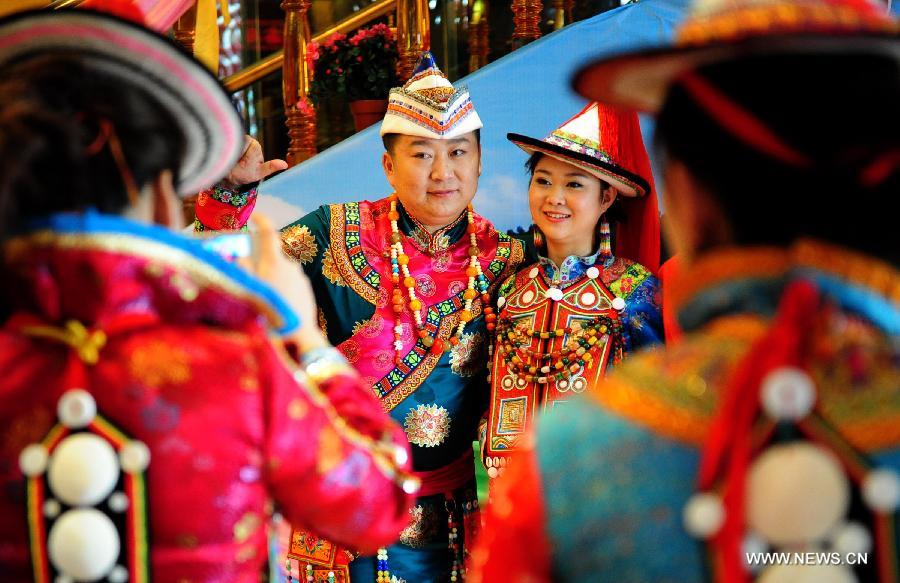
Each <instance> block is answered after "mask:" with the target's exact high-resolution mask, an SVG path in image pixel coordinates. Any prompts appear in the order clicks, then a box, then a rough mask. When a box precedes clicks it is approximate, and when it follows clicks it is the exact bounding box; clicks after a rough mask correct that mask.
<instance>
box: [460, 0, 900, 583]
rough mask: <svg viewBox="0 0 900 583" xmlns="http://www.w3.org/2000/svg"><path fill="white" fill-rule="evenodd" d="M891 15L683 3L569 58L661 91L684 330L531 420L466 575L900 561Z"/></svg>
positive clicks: (619, 81)
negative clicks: (627, 36)
mask: <svg viewBox="0 0 900 583" xmlns="http://www.w3.org/2000/svg"><path fill="white" fill-rule="evenodd" d="M898 32H900V26H898V23H897V22H896V21H895V20H893V19H892V18H891V17H890V16H888V15H887V14H886V8H885V6H884V5H882V4H879V3H874V2H873V3H868V2H857V1H855V0H791V1H785V0H777V1H769V0H764V1H753V0H741V1H733V2H698V3H697V5H696V6H695V8H694V9H693V10H692V12H691V14H690V16H689V17H688V18H687V19H686V20H685V22H684V23H683V24H682V25H681V27H680V28H679V30H678V33H677V36H676V46H675V47H667V48H663V49H657V50H653V51H647V52H642V53H637V54H626V55H621V56H617V57H611V58H609V59H608V60H605V61H601V62H599V63H594V64H592V65H590V66H588V67H587V68H585V69H583V70H582V71H581V72H580V73H579V74H578V75H577V76H576V78H575V82H574V85H575V88H576V89H577V90H578V91H580V92H581V93H582V94H584V95H586V96H587V97H589V98H591V99H597V100H600V101H604V102H607V103H611V104H613V105H616V106H621V107H626V108H629V109H637V110H644V111H648V112H651V113H658V120H657V127H656V132H657V141H658V144H659V146H660V150H661V151H662V152H663V153H664V154H665V158H666V163H665V169H664V176H665V177H666V189H665V195H666V204H665V208H666V214H667V216H668V218H669V221H670V226H671V235H672V237H671V242H672V243H673V244H674V247H675V249H674V250H675V251H676V252H677V254H678V257H679V262H680V265H679V269H680V272H681V273H680V274H679V277H678V278H677V279H676V284H675V287H674V289H673V290H672V294H671V297H672V298H673V301H674V304H675V305H674V306H673V308H674V309H675V311H676V312H677V315H678V321H679V324H680V327H681V329H682V330H683V332H684V336H683V337H682V338H681V339H680V341H679V342H677V343H676V344H674V345H673V346H671V347H667V348H666V349H665V350H661V349H654V350H650V351H646V352H643V353H639V354H636V355H633V356H632V357H631V358H630V359H629V360H627V361H626V362H624V363H623V364H622V365H621V366H619V367H617V368H616V370H615V371H613V373H612V374H611V375H610V376H609V377H607V379H606V380H605V382H602V383H600V385H599V387H597V390H595V391H592V392H590V394H585V395H584V396H583V397H582V398H579V399H577V400H574V399H573V400H572V401H570V402H569V403H567V405H568V406H567V407H560V408H556V409H554V410H553V411H551V412H549V413H548V414H547V415H545V416H544V417H543V418H541V419H540V420H539V423H538V424H537V425H536V431H535V432H534V434H533V443H532V444H531V445H530V446H529V447H528V448H527V449H526V451H524V452H523V454H524V455H523V456H522V457H521V458H519V459H516V460H514V462H515V463H513V464H511V465H510V466H509V470H508V471H507V473H506V474H505V475H504V476H503V477H501V478H500V479H499V480H498V481H497V483H496V486H497V488H496V489H495V492H494V501H493V503H492V505H491V507H490V509H489V510H488V511H487V520H486V525H485V531H484V532H483V535H482V538H481V539H480V542H479V544H478V547H477V548H476V549H475V550H474V551H473V553H472V567H471V568H470V571H469V575H470V580H475V581H487V582H491V583H493V582H494V581H548V580H551V579H552V580H554V581H615V582H617V583H621V582H636V581H723V582H727V583H741V582H744V581H751V580H756V581H760V582H764V583H782V582H785V583H787V582H791V583H794V582H807V581H808V582H813V581H815V582H817V583H818V582H826V581H827V582H841V583H845V582H846V583H851V582H861V581H866V582H869V581H872V582H874V581H878V582H881V583H887V582H893V581H897V580H898V576H900V573H898V557H900V545H898V537H897V533H898V519H900V512H898V508H900V340H898V339H900V271H898V266H900V253H898V249H900V247H898V245H897V244H896V234H895V233H896V218H895V217H894V216H892V215H891V214H890V213H885V211H884V208H883V207H884V205H885V204H886V202H885V201H888V200H890V199H891V198H892V197H894V196H896V193H897V192H898V191H900V133H898V131H897V128H898V127H900V113H898V110H897V107H896V104H897V103H898V101H900V66H898V64H900V35H898ZM836 84H837V85H836ZM767 553H771V554H767Z"/></svg>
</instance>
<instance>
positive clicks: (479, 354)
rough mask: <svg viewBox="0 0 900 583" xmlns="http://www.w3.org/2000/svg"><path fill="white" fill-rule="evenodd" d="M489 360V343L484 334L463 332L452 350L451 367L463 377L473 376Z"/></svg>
mask: <svg viewBox="0 0 900 583" xmlns="http://www.w3.org/2000/svg"><path fill="white" fill-rule="evenodd" d="M485 362H487V343H486V342H485V341H484V335H483V334H481V333H479V332H475V333H474V334H463V335H462V338H460V339H459V344H457V345H456V346H454V347H453V350H451V351H450V369H451V370H452V371H453V372H454V373H456V374H458V375H459V376H461V377H471V376H474V375H476V374H478V372H479V371H480V370H481V369H482V368H483V366H484V363H485Z"/></svg>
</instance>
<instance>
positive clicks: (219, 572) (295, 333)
mask: <svg viewBox="0 0 900 583" xmlns="http://www.w3.org/2000/svg"><path fill="white" fill-rule="evenodd" d="M107 4H113V3H111V2H110V3H107ZM117 14H122V15H125V16H127V17H128V18H129V20H131V19H134V20H137V19H139V18H140V14H139V13H137V12H136V11H135V10H134V8H133V7H130V8H129V7H123V8H122V9H121V11H120V12H117ZM0 128H2V131H0V135H2V138H0V154H2V156H0V158H2V160H3V164H4V166H3V171H2V172H0V237H2V238H3V246H2V251H3V254H2V261H0V271H2V273H3V289H2V290H0V294H2V301H0V306H2V309H0V371H2V376H0V485H2V488H0V516H2V520H0V579H3V580H4V581H36V582H38V583H49V582H51V581H55V582H57V583H63V582H72V581H110V582H120V583H123V582H126V581H128V582H132V583H147V582H150V581H153V582H160V583H168V582H172V583H174V582H176V581H187V580H190V581H197V582H204V581H205V582H213V581H234V582H249V581H258V580H259V577H260V575H261V573H262V572H263V571H264V570H265V568H266V565H267V562H266V555H267V552H266V550H267V536H266V523H267V522H268V516H269V515H270V514H271V513H272V511H273V503H274V504H277V506H278V508H279V509H280V511H281V512H283V513H284V515H285V516H286V517H287V518H288V519H290V520H292V521H295V523H296V524H306V525H309V526H315V527H316V528H317V529H319V531H320V532H322V533H323V534H326V535H328V536H332V537H334V538H335V539H336V540H339V541H341V542H342V543H344V544H347V545H354V546H358V547H359V548H363V549H366V548H367V549H368V550H370V551H374V550H375V549H376V548H377V547H378V546H380V545H382V544H385V543H386V542H387V541H390V540H394V538H395V537H396V533H397V532H399V531H400V529H401V528H402V527H403V524H404V522H405V518H406V515H407V510H408V508H409V506H410V502H411V501H412V499H411V497H410V495H409V494H410V491H411V490H414V487H413V486H414V483H415V480H414V479H413V478H411V477H410V476H409V474H408V473H407V470H408V467H409V463H408V458H409V453H408V448H407V445H406V444H405V439H404V436H403V433H402V431H401V429H400V428H399V426H397V424H395V423H393V422H392V421H390V419H389V418H388V417H387V415H385V414H384V412H383V411H382V410H381V408H380V404H379V403H378V402H377V401H376V400H375V399H373V398H372V397H371V395H370V394H369V389H368V387H367V386H364V385H362V384H361V382H360V378H359V375H358V374H357V373H356V372H355V370H354V369H352V368H351V367H350V366H349V365H348V364H347V363H346V361H345V359H344V358H343V357H342V356H340V354H339V353H337V352H336V351H335V350H334V348H332V347H330V346H328V345H327V343H326V342H325V341H324V339H322V337H321V334H320V333H319V332H318V330H317V328H316V327H315V325H314V318H307V319H306V323H305V325H303V324H302V323H299V322H298V319H297V316H296V315H295V312H294V311H293V310H292V309H291V308H290V307H289V305H288V304H286V303H285V301H284V300H282V299H281V298H280V297H279V296H278V295H277V294H276V293H275V292H274V291H273V289H272V288H270V287H269V286H267V285H265V284H264V283H262V282H261V281H260V280H257V279H256V278H254V277H251V276H249V275H248V274H247V273H246V272H244V271H243V270H241V269H239V268H237V267H236V266H234V265H232V264H229V263H226V262H225V261H224V260H222V259H221V258H220V257H218V256H217V255H215V254H212V253H210V252H208V251H206V250H205V249H203V248H202V247H201V246H200V245H199V244H198V243H197V242H196V241H193V240H189V239H186V238H184V237H182V236H180V235H178V234H176V233H174V232H172V231H170V230H169V229H168V228H166V227H172V228H175V229H178V228H179V227H180V224H179V223H180V219H181V202H180V200H179V198H178V196H179V195H180V196H185V195H188V194H191V193H194V192H197V190H199V189H200V188H202V187H204V186H206V185H208V184H211V183H214V182H215V181H216V180H218V179H220V178H221V177H222V176H223V175H224V174H225V172H226V171H227V170H228V168H229V166H230V165H231V164H233V163H234V162H235V160H237V159H238V157H239V156H240V154H241V151H242V143H243V137H242V134H243V132H242V129H241V122H240V119H239V118H238V116H237V114H236V113H235V111H234V109H233V107H232V105H231V103H230V101H229V97H228V95H227V93H225V91H224V90H223V89H222V88H221V86H220V85H219V83H218V81H217V80H216V79H215V78H214V77H213V76H212V75H211V74H210V73H209V72H208V71H207V70H206V69H205V68H204V67H203V66H202V65H201V64H200V63H197V62H195V61H194V60H193V59H192V58H190V57H188V56H187V55H185V54H184V52H183V51H182V50H181V48H180V47H178V46H176V45H175V44H174V43H172V42H171V41H170V40H169V39H167V38H165V37H163V36H161V35H158V34H156V33H153V32H151V31H149V30H147V29H145V28H143V27H142V26H139V25H138V24H136V23H135V22H130V21H128V20H124V19H122V18H118V17H113V16H110V15H104V14H100V13H95V12H93V11H87V10H58V11H41V12H27V13H23V14H19V15H15V16H11V17H8V18H4V19H3V20H0ZM62 170H64V171H62ZM61 185H63V187H61ZM11 233H12V234H14V235H15V236H11ZM279 242H280V241H279V238H278V236H277V235H276V234H275V233H274V232H273V230H272V229H269V230H268V245H267V246H265V247H263V248H261V249H260V254H259V255H258V259H259V264H260V265H264V266H267V270H268V271H269V272H277V273H281V274H285V273H287V274H291V273H293V272H292V266H291V263H290V262H289V261H288V260H287V259H286V258H283V256H282V255H281V254H280V246H279ZM293 274H294V275H295V276H296V275H298V274H296V273H293ZM276 279H277V280H278V281H284V276H283V275H282V276H279V277H277V278H276ZM288 281H290V280H289V278H288ZM294 283H295V284H297V285H294V286H288V288H290V291H292V292H294V294H295V296H296V297H295V300H296V303H294V304H291V306H293V307H295V308H299V309H303V308H305V307H308V305H309V304H310V303H311V299H310V296H311V292H308V293H306V294H304V293H303V286H302V285H301V284H302V283H303V280H302V279H295V280H294ZM306 287H307V289H308V285H307V286H306ZM310 311H312V310H310ZM298 324H300V325H298ZM279 334H283V335H284V336H283V339H281V338H278V337H277V336H278V335H279ZM283 340H285V341H283ZM311 500H315V502H314V503H313V502H311ZM370 505H371V506H370Z"/></svg>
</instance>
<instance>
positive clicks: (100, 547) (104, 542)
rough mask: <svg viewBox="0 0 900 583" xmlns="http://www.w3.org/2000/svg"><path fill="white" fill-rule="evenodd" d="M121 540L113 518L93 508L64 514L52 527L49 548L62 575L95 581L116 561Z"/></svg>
mask: <svg viewBox="0 0 900 583" xmlns="http://www.w3.org/2000/svg"><path fill="white" fill-rule="evenodd" d="M120 546H121V541H120V540H119V533H118V532H116V527H115V525H113V523H112V521H111V520H110V519H109V518H107V517H106V516H105V515H104V514H103V513H102V512H99V511H97V510H94V509H92V508H77V509H74V510H69V511H67V512H65V513H63V515H62V516H60V517H59V519H58V520H57V521H56V522H54V523H53V526H52V527H51V528H50V535H49V536H48V537H47V551H48V554H49V555H50V561H51V562H52V563H53V566H54V567H56V569H57V570H58V571H60V572H61V573H62V574H63V575H66V576H69V577H71V578H72V579H74V580H76V581H96V580H97V579H100V578H102V577H105V576H106V575H107V574H108V573H109V572H110V571H112V569H113V567H114V566H115V564H116V559H117V558H118V556H119V548H120Z"/></svg>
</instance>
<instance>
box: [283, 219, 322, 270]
mask: <svg viewBox="0 0 900 583" xmlns="http://www.w3.org/2000/svg"><path fill="white" fill-rule="evenodd" d="M281 246H282V248H283V249H284V252H285V253H287V254H288V256H289V257H292V258H293V259H294V260H296V261H299V262H300V263H301V264H304V265H305V264H307V263H310V262H311V261H312V260H313V259H314V258H315V256H316V255H317V254H318V253H319V247H318V245H316V239H315V237H313V234H312V233H310V232H309V227H307V226H306V225H293V226H291V227H288V228H287V229H285V230H284V231H283V232H282V233H281Z"/></svg>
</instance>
